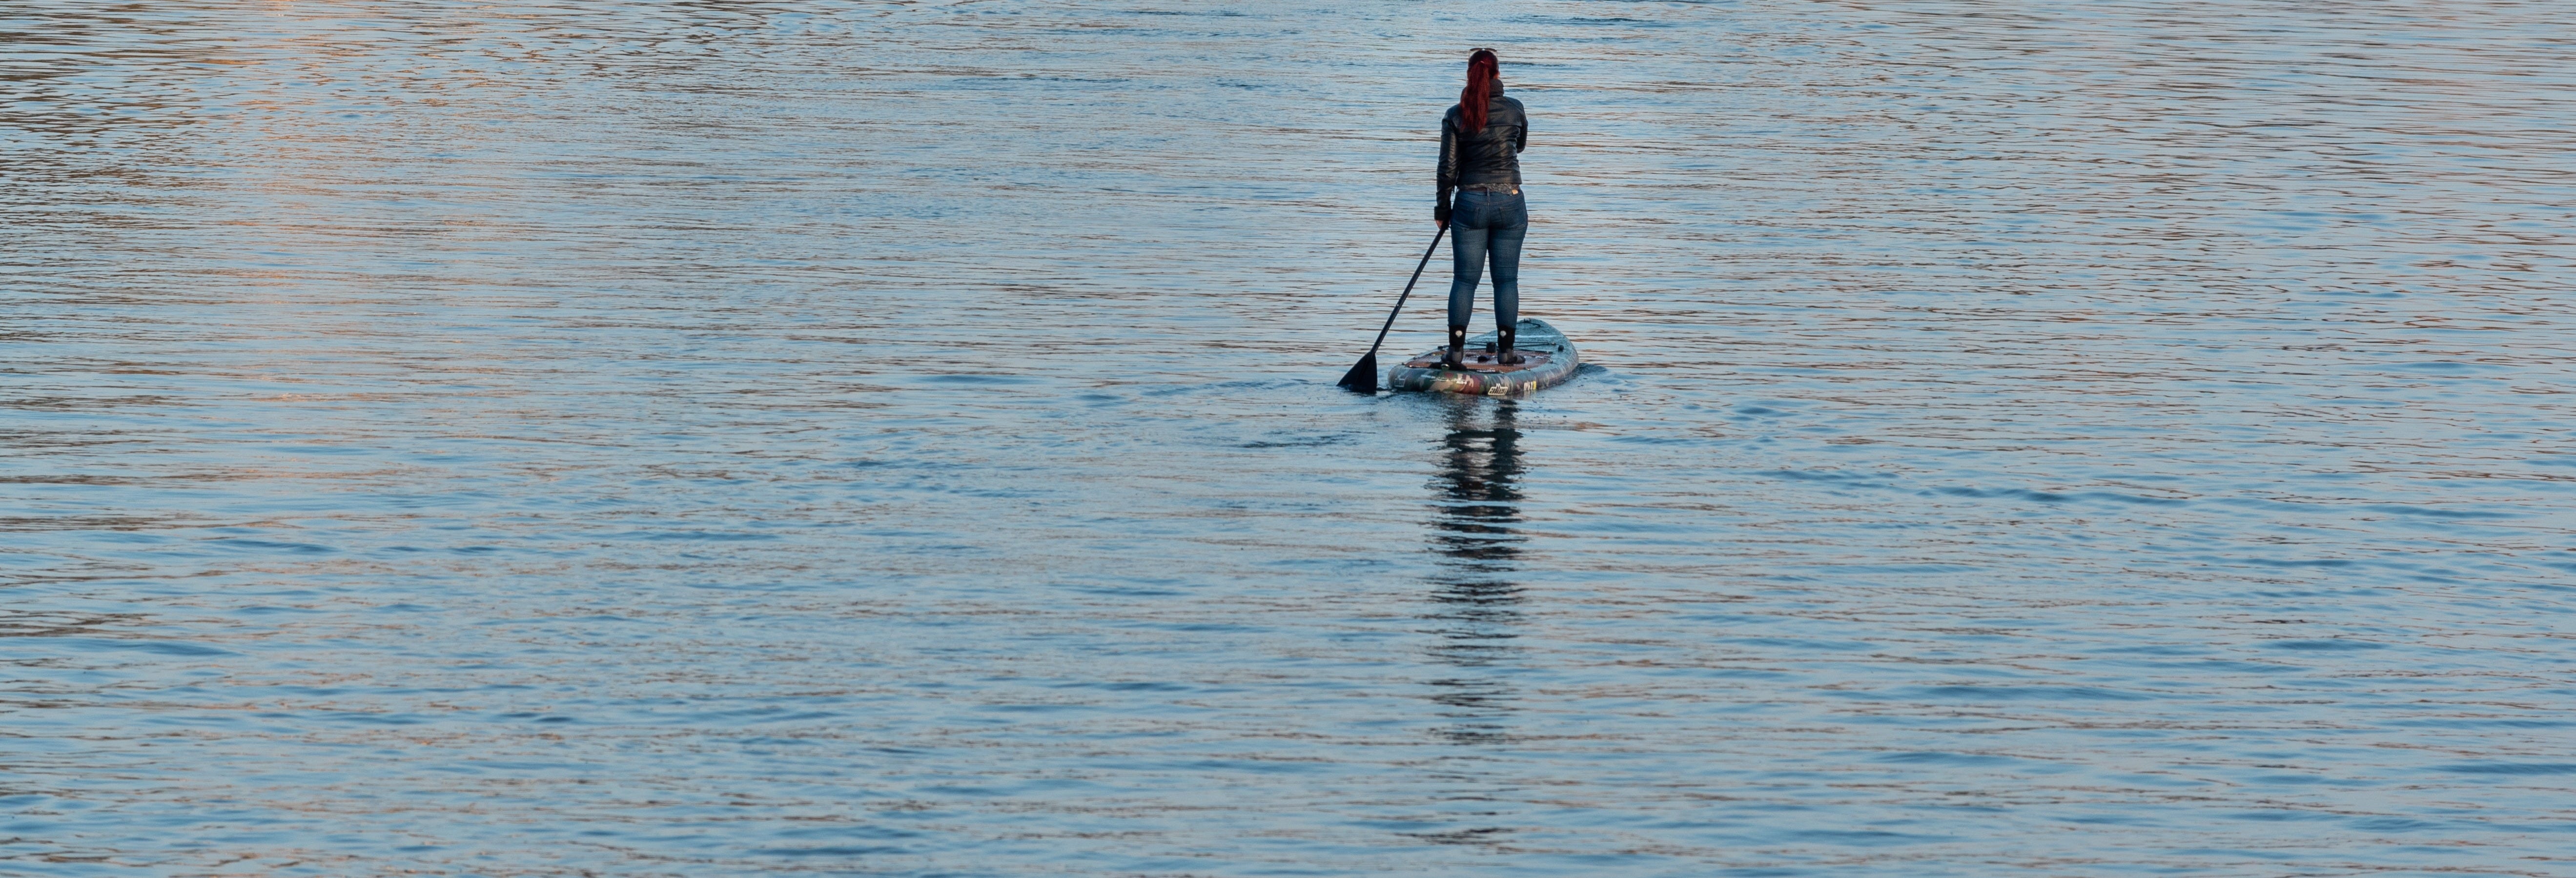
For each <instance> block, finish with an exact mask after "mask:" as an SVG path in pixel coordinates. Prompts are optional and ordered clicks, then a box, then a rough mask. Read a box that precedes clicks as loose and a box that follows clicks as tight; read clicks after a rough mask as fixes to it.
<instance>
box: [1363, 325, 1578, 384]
mask: <svg viewBox="0 0 2576 878" xmlns="http://www.w3.org/2000/svg"><path fill="white" fill-rule="evenodd" d="M1515 328H1516V329H1517V330H1518V333H1519V334H1518V335H1517V336H1516V337H1515V338H1514V345H1515V346H1516V347H1517V348H1518V349H1519V351H1520V354H1521V356H1522V357H1523V358H1524V359H1526V360H1527V361H1528V362H1524V363H1515V364H1511V365H1504V364H1502V363H1498V362H1494V358H1492V357H1490V356H1487V359H1486V360H1485V361H1483V362H1478V361H1477V360H1476V357H1478V356H1485V355H1483V354H1481V353H1477V352H1481V351H1483V350H1485V349H1486V348H1487V346H1489V345H1491V344H1493V343H1494V340H1495V333H1491V332H1488V333H1485V334H1483V335H1479V336H1476V337H1475V338H1471V339H1468V340H1467V350H1468V351H1470V353H1469V354H1468V355H1467V358H1466V362H1465V363H1464V364H1462V365H1461V366H1460V367H1459V368H1456V369H1446V368H1442V367H1441V365H1440V351H1438V350H1436V349H1435V350H1433V351H1431V352H1430V353H1426V354H1422V355H1420V356H1417V357H1414V358H1413V359H1410V360H1406V361H1404V362H1402V363H1397V364H1396V365H1395V366H1393V367H1391V368H1389V369H1387V370H1386V386H1387V388H1388V389H1390V390H1437V391H1440V392H1443V393H1464V394H1470V395H1476V396H1513V395H1517V394H1523V393H1528V392H1530V391H1533V390H1537V389H1539V388H1542V387H1549V386H1552V385H1555V384H1558V383H1560V382H1563V381H1564V380H1565V379H1567V378H1571V377H1573V376H1574V369H1575V367H1576V366H1580V365H1582V359H1581V358H1579V357H1577V356H1575V354H1574V343H1573V342H1570V341H1567V340H1566V339H1565V333H1562V332H1558V331H1556V327H1553V326H1549V325H1548V324H1547V321H1545V320H1540V319H1538V318H1535V317H1523V318H1521V321H1520V323H1518V324H1515Z"/></svg>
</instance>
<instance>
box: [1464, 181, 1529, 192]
mask: <svg viewBox="0 0 2576 878" xmlns="http://www.w3.org/2000/svg"><path fill="white" fill-rule="evenodd" d="M1458 191H1460V192H1499V193H1502V194H1504V195H1519V194H1521V187H1520V186H1519V185H1518V184H1514V183H1469V184H1466V185H1464V186H1460V187H1458Z"/></svg>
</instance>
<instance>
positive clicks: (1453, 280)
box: [1449, 189, 1529, 327]
mask: <svg viewBox="0 0 2576 878" xmlns="http://www.w3.org/2000/svg"><path fill="white" fill-rule="evenodd" d="M1449 234H1450V238H1449V244H1450V250H1449V254H1450V262H1451V274H1450V275H1449V325H1451V326H1465V325H1467V318H1468V316H1469V315H1472V314H1474V313H1476V276H1477V275H1478V274H1482V273H1483V272H1484V269H1485V254H1487V253H1491V254H1493V257H1494V325H1495V326H1498V327H1499V326H1510V325H1512V324H1514V323H1518V322H1520V319H1521V238H1523V237H1525V236H1527V235H1528V234H1529V204H1528V202H1525V201H1522V200H1521V197H1520V196H1519V195H1517V194H1513V195H1506V194H1503V193H1501V192H1477V191H1471V190H1463V189H1462V190H1459V192H1458V194H1457V196H1456V200H1454V201H1452V202H1450V207H1449Z"/></svg>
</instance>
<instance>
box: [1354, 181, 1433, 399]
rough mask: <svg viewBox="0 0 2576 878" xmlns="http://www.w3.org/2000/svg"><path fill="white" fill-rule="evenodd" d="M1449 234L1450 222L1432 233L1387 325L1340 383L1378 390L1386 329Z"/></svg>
mask: <svg viewBox="0 0 2576 878" xmlns="http://www.w3.org/2000/svg"><path fill="white" fill-rule="evenodd" d="M1446 234H1449V224H1448V223H1441V224H1440V231H1437V232H1433V233H1431V246H1429V247H1425V248H1422V263H1421V264H1420V265H1416V266H1414V267H1413V280H1409V281H1405V282H1404V295H1401V296H1397V297H1395V310H1393V311H1389V312H1386V325H1385V326H1380V327H1378V328H1377V340H1376V341H1373V342H1370V343H1369V352H1368V355H1367V356H1364V357H1361V358H1360V361H1359V362H1357V363H1353V364H1351V370H1350V371H1348V372H1344V373H1342V380H1341V382H1340V384H1341V385H1342V386H1343V387H1347V388H1350V389H1351V391H1352V392H1354V393H1376V392H1377V349H1378V346H1379V345H1383V344H1386V331H1387V330H1389V329H1394V328H1395V315H1398V314H1402V313H1404V300H1406V299H1410V298H1413V285H1414V284H1415V283H1417V282H1419V281H1421V280H1422V269H1424V268H1427V267H1429V266H1430V265H1431V251H1434V250H1438V249H1440V236H1442V235H1446Z"/></svg>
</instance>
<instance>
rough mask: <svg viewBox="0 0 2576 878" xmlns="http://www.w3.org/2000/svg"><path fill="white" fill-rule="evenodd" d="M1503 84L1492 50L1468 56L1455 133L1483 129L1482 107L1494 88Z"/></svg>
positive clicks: (1459, 95) (1467, 132) (1500, 68)
mask: <svg viewBox="0 0 2576 878" xmlns="http://www.w3.org/2000/svg"><path fill="white" fill-rule="evenodd" d="M1502 81H1503V62H1502V60H1501V59H1499V58H1495V57H1494V50H1492V49H1477V50H1476V53H1475V54H1473V55H1469V56H1467V87H1466V88H1462V89H1459V90H1458V131H1459V133H1461V134H1474V133H1476V132H1478V131H1483V130H1485V104H1486V103H1487V102H1490V101H1492V100H1493V99H1494V86H1496V85H1500V84H1501V83H1502Z"/></svg>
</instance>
